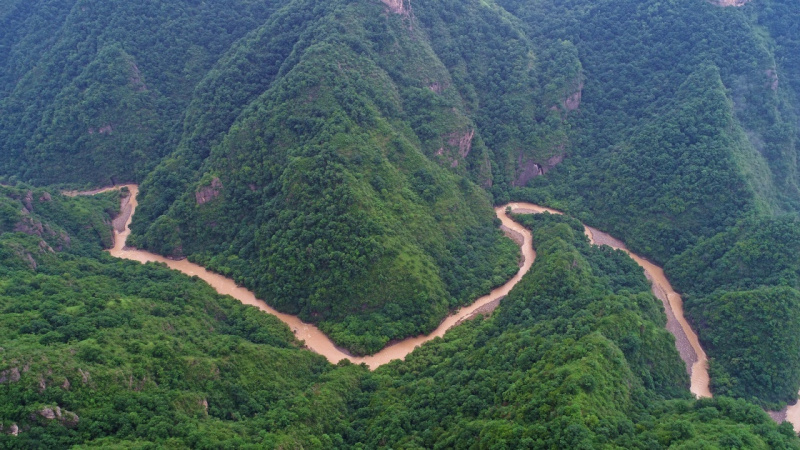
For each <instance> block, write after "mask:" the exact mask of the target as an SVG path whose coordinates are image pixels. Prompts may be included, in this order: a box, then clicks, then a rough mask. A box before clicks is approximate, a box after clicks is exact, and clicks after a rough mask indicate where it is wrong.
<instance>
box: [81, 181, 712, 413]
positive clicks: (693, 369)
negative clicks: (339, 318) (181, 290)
mask: <svg viewBox="0 0 800 450" xmlns="http://www.w3.org/2000/svg"><path fill="white" fill-rule="evenodd" d="M121 187H122V186H116V187H112V188H107V189H104V190H96V191H91V192H87V193H86V194H96V193H99V192H105V191H108V190H112V189H119V188H121ZM126 187H127V188H128V189H129V190H130V192H131V195H130V196H129V197H127V198H126V199H123V201H122V212H121V214H120V216H119V217H118V218H117V219H116V220H115V221H114V237H115V241H114V247H113V248H112V249H110V250H109V253H110V254H111V255H112V256H114V257H117V258H124V259H130V260H134V261H139V262H141V263H145V262H161V263H164V264H166V265H167V266H168V267H170V268H171V269H175V270H179V271H181V272H183V273H185V274H187V275H190V276H197V277H199V278H201V279H202V280H204V281H205V282H207V283H208V284H210V285H211V286H212V287H213V288H214V289H216V291H217V292H219V293H220V294H223V295H230V296H231V297H233V298H235V299H237V300H239V301H240V302H242V303H244V304H247V305H252V306H255V307H256V308H258V309H260V310H262V311H265V312H267V313H270V314H273V315H275V316H276V317H278V318H279V319H280V320H281V321H283V322H284V323H286V324H287V325H288V326H289V328H290V329H291V330H292V331H293V332H294V333H295V335H296V336H297V338H298V339H302V340H303V341H305V344H306V346H307V347H308V348H309V349H310V350H312V351H314V352H316V353H319V354H320V355H323V356H325V357H326V358H327V359H328V361H330V362H331V363H337V362H339V361H340V360H342V359H348V360H350V361H352V362H353V363H355V364H360V363H365V364H366V365H367V366H369V367H370V368H371V369H375V368H376V367H379V366H381V365H383V364H386V363H388V362H389V361H392V360H394V359H403V358H405V356H406V355H408V354H409V353H411V352H412V351H413V350H414V349H415V348H416V347H417V346H419V345H422V344H423V343H425V342H427V341H429V340H431V339H433V338H435V337H441V336H443V335H444V333H445V332H446V331H447V330H448V329H450V328H451V327H453V326H454V325H456V324H457V323H459V322H460V321H463V320H464V319H468V318H470V317H473V316H474V315H475V314H476V312H478V313H479V312H481V311H484V310H485V309H486V307H488V308H491V306H492V304H496V303H497V301H498V300H499V299H502V298H503V297H505V296H506V295H508V293H509V292H510V291H511V289H512V288H513V287H514V286H515V285H516V284H517V283H518V282H519V280H520V279H521V278H522V276H523V275H525V274H526V273H527V272H528V270H530V268H531V266H532V265H533V261H534V259H535V258H536V253H535V252H534V250H533V246H532V244H531V240H532V238H531V234H530V232H529V231H528V230H527V229H526V228H525V227H523V226H522V225H520V224H518V223H517V222H514V221H513V220H511V219H510V218H509V217H508V216H507V215H506V207H510V208H511V211H512V212H514V213H518V214H536V213H542V212H545V211H547V212H550V213H553V214H561V212H559V211H556V210H553V209H549V208H545V207H541V206H538V205H534V204H532V203H522V202H512V203H509V204H508V205H503V206H499V207H497V208H495V213H496V214H497V217H498V218H500V220H501V222H502V224H503V227H504V230H506V232H507V233H508V234H510V235H513V236H514V237H515V238H516V239H515V240H516V241H517V243H518V244H519V243H520V241H521V245H520V251H521V252H522V256H523V258H522V264H521V266H520V269H519V271H518V272H517V273H516V275H514V276H513V277H512V278H511V279H510V280H508V281H506V282H505V283H504V284H503V285H502V286H499V287H496V288H495V289H493V290H492V291H491V292H490V293H489V294H487V295H484V296H483V297H480V298H478V299H477V300H475V301H474V302H473V303H472V304H470V305H468V306H464V307H463V308H460V309H459V310H458V311H456V312H454V313H453V314H451V315H449V316H448V317H447V318H445V319H444V321H442V323H441V324H440V325H439V326H438V327H437V328H436V329H435V330H433V331H432V332H431V333H429V334H426V335H422V336H416V337H410V338H407V339H404V340H402V341H400V342H396V343H394V344H391V345H389V346H387V347H385V348H384V349H383V350H381V351H380V352H378V353H376V354H374V355H370V356H363V357H357V356H352V355H349V354H348V353H346V352H345V351H343V350H342V349H340V348H338V347H337V346H336V345H334V343H333V342H332V341H331V340H330V339H329V338H328V337H327V336H326V335H325V334H324V333H322V331H320V330H319V329H318V328H317V327H316V326H314V325H312V324H308V323H305V322H303V321H301V320H300V319H299V318H297V317H295V316H292V315H290V314H284V313H281V312H278V311H276V310H275V309H273V308H271V307H270V306H269V305H267V304H266V303H265V302H264V301H262V300H259V299H257V298H256V297H255V295H254V294H253V293H252V292H250V291H249V290H247V289H245V288H243V287H241V286H238V285H237V284H236V282H234V281H233V280H231V279H230V278H227V277H224V276H222V275H220V274H217V273H214V272H211V271H209V270H206V269H205V268H204V267H202V266H200V265H197V264H194V263H192V262H189V261H188V260H185V259H183V260H173V259H169V258H165V257H163V256H160V255H156V254H154V253H150V252H147V251H143V250H138V249H133V248H127V247H126V246H125V242H126V240H127V238H128V235H129V234H130V228H129V225H130V223H131V219H132V218H133V215H134V213H135V212H136V206H137V201H136V197H137V194H138V192H139V188H138V186H137V185H133V184H129V185H126ZM70 194H73V195H77V194H83V193H76V192H70ZM584 231H585V233H586V235H587V236H588V237H589V239H590V241H591V242H592V243H593V244H597V245H603V244H606V245H609V246H611V247H613V248H618V249H620V250H622V251H625V252H626V253H628V254H629V255H630V256H631V258H633V260H634V261H636V262H637V263H638V264H639V265H640V266H642V268H644V270H645V274H646V276H647V278H648V279H649V280H650V281H651V283H652V286H653V293H654V294H655V295H656V297H658V298H659V299H660V300H661V301H662V303H663V305H664V309H665V311H666V313H667V317H668V324H667V328H668V329H669V331H670V332H672V333H673V335H675V338H676V346H677V347H678V350H679V352H680V354H681V358H682V359H683V360H684V362H685V363H686V366H687V371H688V372H689V374H690V375H691V379H692V382H691V391H692V393H694V394H695V395H696V396H697V397H710V396H711V392H710V391H709V388H708V370H707V359H706V354H705V352H704V351H703V349H702V347H700V343H699V341H698V340H697V335H696V334H695V332H694V331H693V330H692V329H691V327H690V326H689V324H688V323H687V322H686V319H685V318H684V317H683V303H682V301H681V298H680V296H679V295H678V294H677V293H676V292H675V291H674V290H673V289H672V286H671V285H670V284H669V281H667V279H666V277H665V276H664V271H663V270H662V269H661V268H660V267H658V266H656V265H655V264H653V263H651V262H649V261H647V260H646V259H644V258H642V257H640V256H638V255H636V254H633V253H631V252H630V251H628V249H627V248H625V245H624V244H623V243H622V242H620V241H618V240H616V239H614V238H612V237H611V236H609V235H607V234H605V233H603V232H601V231H599V230H596V229H593V228H589V227H586V226H584ZM520 237H521V239H520ZM481 308H484V309H483V310H482V309H481Z"/></svg>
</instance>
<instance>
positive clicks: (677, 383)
mask: <svg viewBox="0 0 800 450" xmlns="http://www.w3.org/2000/svg"><path fill="white" fill-rule="evenodd" d="M522 221H523V222H524V223H525V224H527V225H528V226H530V227H532V229H533V234H534V242H535V243H536V245H535V247H536V251H537V259H536V263H535V264H534V267H533V269H532V270H531V272H530V273H528V274H527V275H526V276H525V277H524V278H523V280H522V282H520V284H519V285H518V287H517V288H515V289H514V290H513V291H512V292H511V294H510V295H509V296H508V298H506V299H505V300H504V301H503V303H502V304H501V306H500V309H499V310H498V311H497V312H496V313H495V315H494V316H492V318H490V319H487V320H484V321H473V322H471V323H469V324H468V325H465V326H462V327H459V328H458V329H456V330H454V331H453V332H452V333H448V334H447V335H445V338H444V339H443V340H438V339H437V340H435V341H433V342H432V343H430V344H428V345H426V346H424V347H423V348H422V349H421V350H419V351H417V352H415V353H412V354H411V355H409V357H408V358H407V360H406V361H405V362H397V363H393V364H390V365H388V366H386V367H385V368H381V369H380V370H378V371H376V372H375V375H374V376H373V380H374V381H373V383H377V385H376V386H374V387H372V389H374V393H373V394H372V399H371V401H370V402H369V405H368V406H365V407H362V408H361V409H360V410H359V411H358V419H359V421H358V422H357V424H358V426H357V432H360V433H361V434H359V435H358V436H360V438H361V439H364V440H365V441H366V442H367V443H368V446H369V447H378V446H381V445H386V446H390V447H403V448H470V447H471V446H473V445H477V446H479V447H483V446H486V447H489V446H497V447H498V448H587V449H588V448H600V447H602V446H608V448H666V447H673V446H674V447H675V448H792V447H794V446H796V445H797V440H796V438H794V437H792V438H789V436H792V432H791V430H790V429H789V428H788V427H787V426H782V427H781V432H782V433H786V434H781V433H779V432H775V431H773V430H774V428H773V427H774V424H773V423H771V421H770V420H769V419H768V418H767V417H766V416H765V415H764V414H763V412H762V411H760V410H759V409H758V408H757V407H755V406H752V405H750V404H748V403H746V402H744V401H741V400H739V401H734V400H731V399H727V398H720V399H717V400H702V401H692V400H688V397H689V395H688V393H687V390H686V389H685V387H686V385H687V382H688V380H687V376H686V372H685V369H684V367H683V365H682V364H681V363H680V360H679V359H678V356H677V352H676V350H675V346H674V342H673V339H672V337H671V335H669V333H667V332H666V331H665V330H664V324H665V322H666V317H665V316H664V313H663V311H662V310H661V308H660V302H659V301H658V300H656V299H655V298H654V297H653V295H652V294H651V293H650V289H649V285H648V283H647V281H646V280H645V278H644V275H643V272H642V269H641V268H640V267H639V266H637V265H636V264H635V263H634V262H633V261H632V260H630V259H629V258H628V257H627V256H625V255H624V254H623V253H622V252H619V251H614V250H611V249H610V248H608V247H604V248H597V247H594V248H591V247H590V246H589V245H588V242H587V240H586V238H585V237H584V235H583V227H582V226H581V225H580V223H578V222H577V221H575V220H574V219H564V218H563V217H561V216H550V215H542V216H529V217H523V218H522ZM362 385H363V384H362Z"/></svg>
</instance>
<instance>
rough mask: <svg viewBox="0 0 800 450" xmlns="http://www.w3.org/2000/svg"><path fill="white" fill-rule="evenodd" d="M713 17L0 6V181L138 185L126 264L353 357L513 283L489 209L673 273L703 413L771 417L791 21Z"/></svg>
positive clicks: (783, 303) (786, 380)
mask: <svg viewBox="0 0 800 450" xmlns="http://www.w3.org/2000/svg"><path fill="white" fill-rule="evenodd" d="M412 3H413V4H412ZM718 3H719V2H717V1H707V0H644V1H642V0H467V1H459V0H439V1H435V2H434V1H430V0H414V1H413V2H410V1H408V0H403V1H399V0H398V1H391V2H390V1H389V0H386V2H379V1H377V0H359V1H345V0H326V1H319V0H291V1H285V2H274V1H267V2H251V1H244V0H225V1H218V2H211V3H209V2H205V3H203V2H193V1H184V0H180V1H178V0H176V1H170V2H167V1H164V0H157V1H156V0H154V1H151V2H148V3H147V4H139V3H125V4H122V3H120V4H117V3H113V4H112V3H107V2H106V3H103V2H97V1H95V0H33V1H22V0H5V1H2V2H0V30H2V32H0V181H2V182H3V183H12V184H13V183H16V182H18V181H20V182H27V183H33V184H37V185H49V184H53V183H65V184H71V185H73V186H86V185H92V186H97V185H105V184H110V183H113V182H121V181H130V180H134V181H138V182H140V183H141V198H140V200H141V201H140V208H139V211H138V213H137V215H136V219H135V223H134V226H133V237H132V242H133V243H135V244H136V245H139V246H141V247H145V248H148V249H150V250H154V251H156V252H159V253H162V254H165V255H171V256H181V255H183V256H188V257H190V258H191V259H193V260H195V261H198V262H201V263H202V264H204V265H207V266H209V267H211V268H212V269H214V270H217V271H219V272H221V273H225V274H227V275H230V276H232V277H234V278H235V279H236V280H237V281H238V282H240V283H242V284H244V285H246V286H248V287H249V288H251V289H253V290H254V291H256V293H257V294H258V295H259V296H260V297H263V298H265V299H267V300H268V301H269V302H270V303H272V304H274V305H276V306H277V307H278V308H280V309H281V310H284V311H287V312H292V313H296V314H299V315H300V316H301V317H302V318H303V319H305V320H309V321H313V322H316V323H317V324H318V325H319V326H320V327H321V328H322V329H323V330H325V331H326V332H328V333H329V334H330V335H331V336H332V337H333V338H334V339H335V340H336V342H338V343H339V344H341V345H344V346H346V347H348V348H350V349H351V350H353V351H354V352H356V353H369V352H373V351H375V350H377V349H379V348H380V347H382V346H383V345H385V344H386V342H388V341H390V340H392V339H398V338H402V337H405V336H408V335H413V334H417V333H421V332H424V331H428V330H430V329H431V328H433V327H434V326H435V325H436V324H437V323H438V322H439V320H440V319H441V318H442V317H444V315H445V314H446V313H447V312H448V311H449V310H451V309H452V308H454V307H457V306H458V305H460V304H463V303H464V302H466V301H469V300H470V299H472V298H474V297H476V296H477V295H479V294H481V293H483V292H486V291H487V290H488V289H489V288H490V287H491V286H492V285H495V284H497V283H500V282H501V281H502V280H504V279H505V278H507V276H508V275H509V274H510V273H512V272H513V271H514V269H515V267H514V262H515V260H516V255H515V251H514V250H513V246H512V244H511V243H510V242H508V241H507V240H506V239H504V238H503V237H502V236H501V234H500V232H499V231H497V229H496V228H497V223H496V221H495V219H494V217H493V215H492V211H491V206H492V204H502V203H504V202H505V201H507V200H510V199H512V198H513V199H520V200H531V201H534V202H536V203H543V204H547V205H549V206H553V207H556V208H558V209H562V210H565V211H567V212H568V213H570V214H572V215H574V216H575V217H577V218H579V219H580V220H582V221H583V222H585V223H587V224H589V225H593V226H597V227H598V228H600V229H602V230H604V231H608V232H610V233H611V234H613V235H614V236H617V237H619V238H621V239H622V240H623V241H625V242H626V243H627V244H628V245H629V247H630V248H631V249H632V250H633V251H635V252H637V253H640V254H642V255H644V256H646V257H648V258H651V259H653V260H654V261H656V262H657V263H659V264H663V265H665V266H667V270H668V274H669V275H670V277H671V278H673V279H674V280H675V283H674V285H675V288H676V289H678V290H679V291H681V292H682V293H685V294H686V298H687V313H688V315H689V318H690V319H691V320H692V321H693V323H694V324H695V325H696V326H697V328H698V330H699V334H700V338H701V340H702V341H703V343H704V344H705V345H706V346H707V347H708V350H709V355H710V357H711V358H712V374H713V377H714V380H712V386H713V387H714V389H715V391H716V392H717V393H725V394H730V395H736V396H741V397H745V398H748V399H757V400H758V401H760V402H762V403H764V404H772V405H775V404H776V403H778V404H779V403H780V402H782V401H788V400H791V397H792V394H791V391H792V390H793V389H795V388H796V387H797V386H798V385H800V371H798V370H796V369H795V368H794V367H795V363H794V362H793V359H794V357H793V356H791V355H797V354H798V352H800V349H798V348H797V345H798V343H797V342H796V341H795V340H794V339H792V338H791V336H790V335H789V333H788V331H783V330H789V329H790V328H789V327H784V328H782V330H781V331H780V332H779V334H778V335H776V336H774V337H771V338H768V337H767V336H766V333H767V329H766V328H764V327H762V325H763V324H764V323H769V324H781V323H792V317H796V316H798V313H800V311H798V310H797V305H796V302H795V301H794V300H793V299H794V298H795V296H794V291H791V290H787V289H794V290H796V289H797V283H796V272H797V270H796V267H797V266H798V264H797V256H796V255H797V252H796V251H795V250H794V249H795V248H796V246H794V244H793V242H795V241H792V240H791V239H794V236H795V235H796V233H795V232H794V231H791V230H796V229H797V224H796V222H791V221H792V220H794V219H786V220H784V219H783V218H782V217H783V215H784V214H785V215H787V216H789V217H791V214H796V213H797V211H798V210H800V188H798V186H800V166H798V161H800V152H798V142H800V134H799V133H798V132H799V130H800V126H798V123H800V122H798V117H799V116H800V70H798V68H800V57H799V56H798V55H800V41H799V40H798V36H800V24H798V17H800V14H798V9H797V8H798V6H797V2H796V1H793V0H753V1H750V2H747V3H746V4H744V5H743V6H741V7H720V6H718ZM542 175H544V176H542ZM37 195H38V194H37ZM53 202H55V200H54V201H53ZM49 204H53V205H54V204H55V203H52V202H51V203H49ZM4 207H5V206H4ZM41 208H45V206H41ZM18 212H19V210H17V212H16V213H15V214H17V213H18ZM9 214H10V212H9ZM9 217H12V216H9ZM13 217H16V216H13ZM31 217H32V219H31V220H33V221H34V222H30V223H28V224H27V225H25V227H27V228H31V227H33V228H37V227H38V226H37V225H36V223H35V221H36V220H40V219H36V218H35V213H34V214H33V215H32V216H31ZM15 221H17V219H14V220H12V222H14V225H13V226H16V225H15V224H16V223H17V222H15ZM9 223H10V222H9ZM6 225H8V224H6ZM6 225H3V226H4V227H6ZM9 226H12V225H9ZM13 226H12V228H13ZM52 226H53V227H65V226H66V225H52ZM779 228H780V230H783V229H789V230H790V231H787V232H784V231H780V230H778V229H779ZM3 229H4V230H5V229H6V228H3ZM92 229H95V230H96V229H97V228H96V227H94V228H92ZM54 230H55V228H54ZM770 230H773V231H774V230H778V231H780V233H779V234H780V235H774V236H773V235H769V236H766V235H765V236H764V240H763V242H762V244H758V245H755V244H754V243H753V242H751V241H750V240H748V239H747V238H745V237H743V236H744V235H745V234H751V235H763V233H764V232H770V233H771V231H770ZM51 231H53V230H51ZM61 231H64V232H67V233H68V232H69V230H66V229H64V230H58V231H53V232H54V233H56V234H58V233H60V232H61ZM73 231H74V232H76V233H87V232H90V230H73ZM42 232H43V233H44V234H46V235H47V234H48V232H47V231H46V230H44V229H42ZM94 232H95V233H102V232H100V231H94ZM105 239H108V236H107V235H106V237H105ZM51 240H52V239H51ZM45 242H47V243H49V242H50V241H49V240H47V239H45ZM54 242H55V241H54ZM76 242H77V241H76ZM62 244H63V243H62ZM47 245H50V247H52V248H54V249H56V248H57V247H58V245H59V244H58V243H55V245H54V244H47ZM62 247H63V245H62ZM712 247H713V248H712ZM710 255H714V256H713V257H711V256H710ZM690 258H691V259H693V261H689V259H690ZM736 258H742V259H741V261H737V259H736ZM701 261H702V264H701ZM773 303H774V304H773ZM749 316H756V317H760V318H761V320H760V321H758V323H756V321H749V320H748V317H749ZM787 321H788V322H787ZM729 335H730V336H732V337H736V339H731V341H730V342H727V343H726V342H725V337H726V336H729ZM755 336H758V337H759V339H754V338H752V337H755ZM770 339H774V341H773V340H770ZM734 342H735V343H734ZM764 342H770V343H771V344H770V345H772V344H774V345H775V346H777V349H776V351H775V352H772V353H769V354H767V355H763V354H762V353H763V350H762V349H763V348H764V347H762V346H763V345H764ZM784 356H785V358H786V359H785V361H784V362H785V364H784V365H781V364H778V363H777V362H778V361H779V360H780V359H781V358H784ZM742 361H746V364H743V363H741V362H742Z"/></svg>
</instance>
